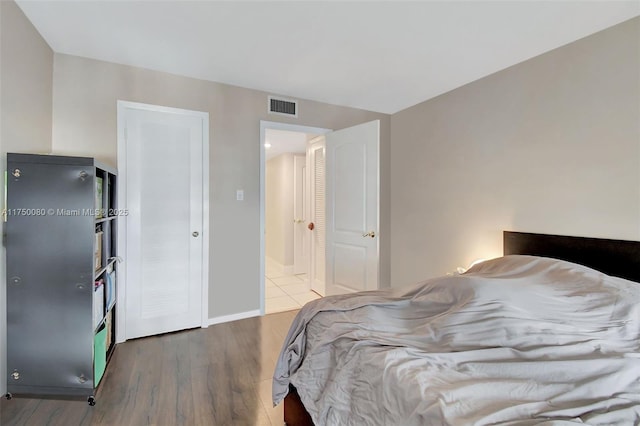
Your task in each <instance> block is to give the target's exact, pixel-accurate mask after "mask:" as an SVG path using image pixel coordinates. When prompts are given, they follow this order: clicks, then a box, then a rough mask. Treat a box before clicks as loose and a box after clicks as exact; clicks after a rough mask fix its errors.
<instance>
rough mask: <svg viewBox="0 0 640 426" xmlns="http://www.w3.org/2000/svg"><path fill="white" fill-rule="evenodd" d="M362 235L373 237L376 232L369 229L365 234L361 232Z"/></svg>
mask: <svg viewBox="0 0 640 426" xmlns="http://www.w3.org/2000/svg"><path fill="white" fill-rule="evenodd" d="M362 236H363V237H371V238H375V236H376V233H375V231H371V232H367V233H366V234H362Z"/></svg>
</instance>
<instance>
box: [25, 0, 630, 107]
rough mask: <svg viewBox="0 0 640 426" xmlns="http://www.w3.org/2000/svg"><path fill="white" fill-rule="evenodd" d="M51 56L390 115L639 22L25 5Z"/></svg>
mask: <svg viewBox="0 0 640 426" xmlns="http://www.w3.org/2000/svg"><path fill="white" fill-rule="evenodd" d="M17 3H18V5H19V6H20V7H21V8H22V10H23V11H24V12H25V14H26V15H27V17H28V18H29V19H30V20H31V22H32V23H33V24H34V25H35V27H36V28H37V29H38V31H40V33H41V34H42V36H43V37H44V38H45V40H46V41H47V42H48V43H49V45H50V46H51V48H52V49H53V50H54V51H55V52H60V53H66V54H71V55H77V56H84V57H88V58H95V59H100V60H104V61H110V62H116V63H121V64H128V65H133V66H138V67H143V68H150V69H155V70H160V71H166V72H170V73H175V74H181V75H185V76H190V77H195V78H200V79H205V80H211V81H217V82H222V83H228V84H232V85H237V86H242V87H248V88H253V89H259V90H263V91H266V92H269V93H272V94H278V95H285V96H289V97H296V98H304V99H312V100H317V101H322V102H328V103H332V104H338V105H346V106H352V107H357V108H363V109H368V110H372V111H378V112H384V113H394V112H397V111H399V110H402V109H404V108H407V107H409V106H412V105H415V104H417V103H420V102H422V101H424V100H426V99H429V98H432V97H434V96H437V95H439V94H442V93H444V92H447V91H449V90H452V89H454V88H456V87H459V86H462V85H464V84H466V83H469V82H471V81H474V80H477V79H479V78H481V77H484V76H486V75H489V74H491V73H494V72H496V71H499V70H501V69H504V68H507V67H509V66H511V65H514V64H516V63H518V62H521V61H523V60H526V59H528V58H531V57H533V56H537V55H539V54H541V53H543V52H546V51H549V50H551V49H554V48H556V47H559V46H562V45H564V44H567V43H569V42H572V41H574V40H577V39H579V38H582V37H585V36H587V35H589V34H592V33H594V32H597V31H600V30H602V29H604V28H607V27H610V26H613V25H615V24H617V23H620V22H622V21H625V20H627V19H630V18H632V17H634V16H638V15H640V1H637V0H636V1H613V0H609V1H578V0H572V1H552V0H546V1H518V0H511V1H506V0H503V1H480V0H475V1H412V2H400V1H386V2H368V1H352V2H342V1H322V2H312V1H296V2H293V1H291V2H271V1H258V2H247V1H184V0H182V1H121V0H102V1H80V0H78V1H51V0H49V1H30V0H18V1H17Z"/></svg>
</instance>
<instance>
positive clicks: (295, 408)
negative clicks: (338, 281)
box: [273, 231, 640, 426]
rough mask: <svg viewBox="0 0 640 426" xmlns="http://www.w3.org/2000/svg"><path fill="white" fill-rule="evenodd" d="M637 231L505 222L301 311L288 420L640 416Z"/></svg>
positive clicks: (604, 421) (512, 420) (520, 421)
mask: <svg viewBox="0 0 640 426" xmlns="http://www.w3.org/2000/svg"><path fill="white" fill-rule="evenodd" d="M639 283H640V242H633V241H619V240H603V239H595V238H579V237H566V236H554V235H543V234H530V233H520V232H508V231H505V232H504V256H503V257H501V258H498V259H493V260H489V261H486V262H483V263H480V264H478V265H475V266H473V267H472V268H470V269H469V270H468V271H467V272H465V273H464V274H462V275H453V276H447V277H441V278H436V279H431V280H426V281H424V282H421V283H418V284H416V285H413V286H408V287H403V288H394V289H391V290H386V291H374V292H363V293H357V294H351V295H341V296H331V297H327V298H324V299H319V300H317V301H314V302H311V303H309V304H307V305H305V306H304V307H303V308H302V309H301V311H300V312H299V314H298V315H297V317H296V319H295V320H294V322H293V324H292V326H291V329H290V330H289V333H288V336H287V338H286V339H285V343H284V345H283V348H282V351H281V353H280V356H279V359H278V362H277V365H276V370H275V373H274V379H273V402H274V404H278V403H281V402H282V401H283V400H284V412H285V414H284V416H285V418H284V420H285V423H286V424H287V425H288V426H307V425H313V424H316V425H318V426H320V425H345V426H347V425H363V424H366V425H406V426H410V425H444V424H452V425H488V424H501V425H525V426H526V425H570V424H584V423H587V424H593V425H633V424H636V425H637V424H640V284H639Z"/></svg>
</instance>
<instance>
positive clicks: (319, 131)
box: [258, 120, 331, 315]
mask: <svg viewBox="0 0 640 426" xmlns="http://www.w3.org/2000/svg"><path fill="white" fill-rule="evenodd" d="M267 129H273V130H288V131H290V132H300V133H311V134H316V135H323V134H325V133H329V132H331V129H324V128H321V127H309V126H301V125H298V124H287V123H278V122H275V121H265V120H260V268H259V271H258V273H259V274H260V276H259V277H258V280H259V282H260V315H264V314H265V307H264V303H265V294H266V291H265V283H264V263H265V240H264V232H265V219H264V181H265V176H264V171H265V152H264V142H265V133H266V130H267Z"/></svg>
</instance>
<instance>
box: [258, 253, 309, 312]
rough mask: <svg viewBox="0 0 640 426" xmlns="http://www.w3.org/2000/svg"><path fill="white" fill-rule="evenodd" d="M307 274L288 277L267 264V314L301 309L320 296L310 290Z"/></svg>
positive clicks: (270, 264)
mask: <svg viewBox="0 0 640 426" xmlns="http://www.w3.org/2000/svg"><path fill="white" fill-rule="evenodd" d="M306 278H307V276H306V274H300V275H286V274H284V273H283V272H282V270H281V269H280V268H278V267H276V266H274V265H273V264H272V263H270V262H269V261H267V262H266V264H265V280H264V282H265V312H266V313H267V314H273V313H276V312H284V311H290V310H293V309H300V308H301V307H302V305H304V304H305V303H307V302H310V301H312V300H315V299H319V298H320V296H319V295H318V294H317V293H314V292H313V291H311V290H309V286H308V284H307V282H306Z"/></svg>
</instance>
